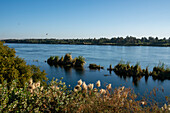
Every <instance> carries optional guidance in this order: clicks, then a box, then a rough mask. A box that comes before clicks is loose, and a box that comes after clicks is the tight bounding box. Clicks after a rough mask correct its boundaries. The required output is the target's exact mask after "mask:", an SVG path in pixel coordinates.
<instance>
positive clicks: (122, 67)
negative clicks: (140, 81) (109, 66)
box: [114, 60, 170, 80]
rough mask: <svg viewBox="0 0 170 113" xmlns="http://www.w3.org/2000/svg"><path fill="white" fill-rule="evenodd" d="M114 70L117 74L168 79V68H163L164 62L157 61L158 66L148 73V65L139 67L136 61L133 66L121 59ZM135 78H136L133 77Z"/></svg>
mask: <svg viewBox="0 0 170 113" xmlns="http://www.w3.org/2000/svg"><path fill="white" fill-rule="evenodd" d="M114 72H115V73H116V74H117V75H119V76H132V77H139V78H141V77H142V76H147V77H148V76H152V77H153V78H154V79H158V80H165V79H169V80H170V68H168V67H167V68H165V64H164V63H161V62H160V63H159V64H158V66H155V67H154V68H153V71H152V72H150V73H149V70H148V66H147V67H146V69H141V66H140V65H139V63H136V65H135V66H133V65H132V66H131V67H130V65H129V63H127V64H125V63H124V61H123V60H121V61H120V62H119V63H118V64H117V65H116V66H115V67H114ZM134 80H137V78H134Z"/></svg>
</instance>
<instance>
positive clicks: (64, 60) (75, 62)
mask: <svg viewBox="0 0 170 113" xmlns="http://www.w3.org/2000/svg"><path fill="white" fill-rule="evenodd" d="M47 63H48V64H49V65H50V66H53V65H54V66H57V65H60V66H64V67H83V66H84V64H85V63H86V62H85V58H84V57H82V56H78V57H75V58H74V59H73V58H72V55H71V54H70V53H67V54H66V55H65V56H64V57H63V56H62V57H61V58H59V56H51V57H50V58H48V59H47Z"/></svg>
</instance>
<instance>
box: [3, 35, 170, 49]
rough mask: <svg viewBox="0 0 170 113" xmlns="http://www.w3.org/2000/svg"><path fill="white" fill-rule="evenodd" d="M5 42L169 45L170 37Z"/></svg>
mask: <svg viewBox="0 0 170 113" xmlns="http://www.w3.org/2000/svg"><path fill="white" fill-rule="evenodd" d="M2 41H5V42H6V43H29V44H80V45H116V46H165V47H167V46H168V47H169V46H170V38H169V39H166V38H163V39H159V38H158V37H148V38H147V37H141V38H140V39H139V38H136V37H133V36H126V37H114V38H111V39H108V38H100V39H96V38H89V39H54V38H53V39H6V40H2Z"/></svg>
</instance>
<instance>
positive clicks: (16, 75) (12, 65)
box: [0, 42, 47, 87]
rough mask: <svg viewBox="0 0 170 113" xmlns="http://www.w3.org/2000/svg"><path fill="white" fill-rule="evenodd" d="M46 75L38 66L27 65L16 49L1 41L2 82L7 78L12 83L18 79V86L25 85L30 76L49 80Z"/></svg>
mask: <svg viewBox="0 0 170 113" xmlns="http://www.w3.org/2000/svg"><path fill="white" fill-rule="evenodd" d="M45 75H46V74H45V72H44V71H43V72H41V71H40V69H39V68H37V67H36V66H30V65H26V62H25V61H24V60H23V59H21V58H19V57H18V56H15V50H14V49H11V48H9V47H8V46H4V45H3V43H2V42H0V84H2V83H3V81H4V80H6V81H7V83H8V84H9V85H10V84H11V82H12V81H13V80H15V79H17V80H18V81H17V86H18V87H23V86H24V84H25V82H28V80H29V79H30V78H33V80H34V81H44V80H47V78H46V77H45Z"/></svg>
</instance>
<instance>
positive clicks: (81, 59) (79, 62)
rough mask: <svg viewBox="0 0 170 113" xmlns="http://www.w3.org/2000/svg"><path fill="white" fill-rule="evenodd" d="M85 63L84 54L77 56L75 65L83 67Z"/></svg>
mask: <svg viewBox="0 0 170 113" xmlns="http://www.w3.org/2000/svg"><path fill="white" fill-rule="evenodd" d="M85 63H86V62H85V58H84V57H83V56H78V58H76V62H75V67H83V65H84V64H85Z"/></svg>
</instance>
